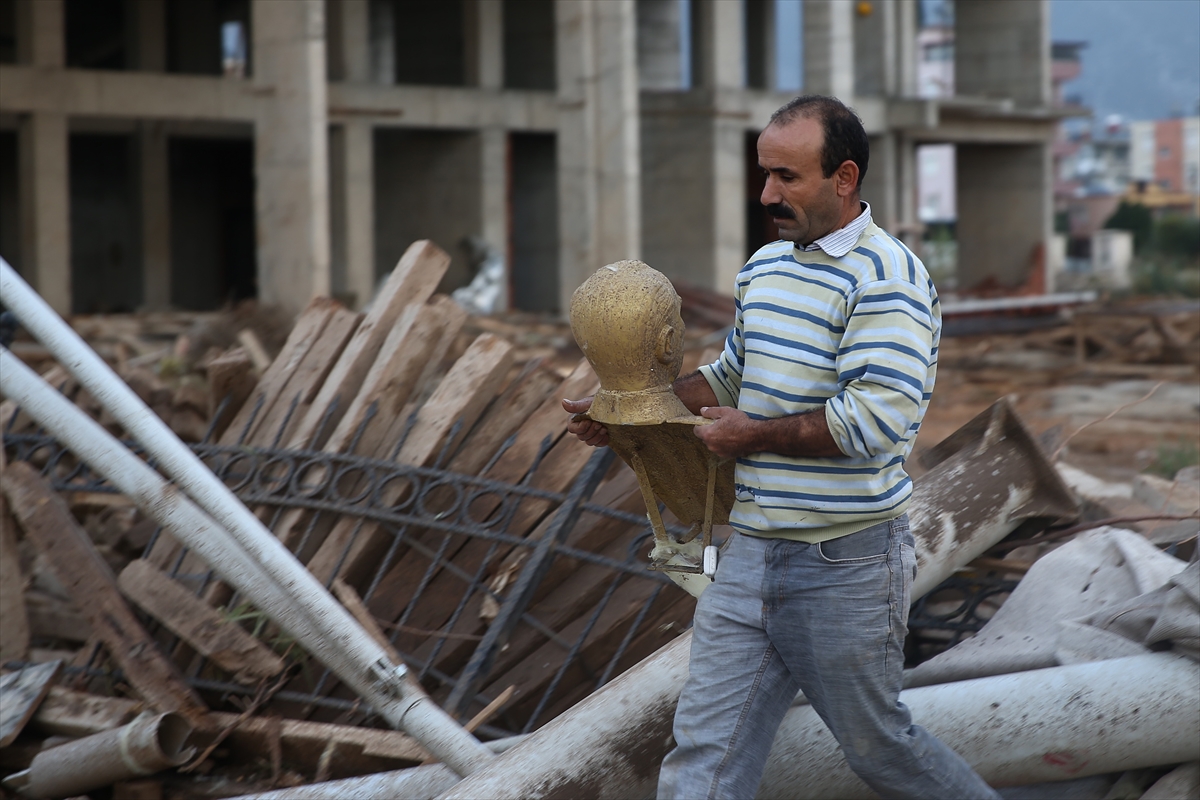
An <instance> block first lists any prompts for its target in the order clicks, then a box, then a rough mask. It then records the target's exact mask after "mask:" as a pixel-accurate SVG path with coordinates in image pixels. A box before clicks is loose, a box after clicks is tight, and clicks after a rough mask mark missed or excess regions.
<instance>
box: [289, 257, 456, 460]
mask: <svg viewBox="0 0 1200 800" xmlns="http://www.w3.org/2000/svg"><path fill="white" fill-rule="evenodd" d="M449 266H450V256H449V255H447V254H446V252H445V251H444V250H442V249H441V248H439V247H438V246H437V245H435V244H434V243H433V242H430V241H428V240H427V239H422V240H420V241H416V242H413V243H412V244H411V245H409V248H408V249H407V250H406V251H405V252H404V255H403V256H402V257H401V258H400V261H399V262H398V263H397V264H396V267H395V269H393V270H392V274H391V275H389V276H388V279H387V281H386V282H385V283H384V284H383V286H382V287H381V288H380V290H379V293H378V294H377V295H376V296H375V298H374V299H373V300H372V301H371V310H370V312H369V313H368V314H367V316H366V318H365V319H363V321H362V324H360V325H359V326H358V329H357V330H355V332H354V337H353V338H352V339H351V340H350V343H349V344H348V345H347V346H346V349H345V350H344V351H343V354H342V357H341V358H339V359H338V362H337V364H336V365H335V366H334V368H333V370H332V371H331V372H330V373H329V377H328V378H327V379H326V380H325V382H324V385H323V386H321V391H320V393H319V394H318V395H317V396H316V399H314V400H313V403H312V408H310V409H309V411H308V413H307V414H306V415H305V416H304V418H303V419H302V420H301V421H300V423H299V424H298V425H297V426H296V429H295V431H293V433H292V438H291V441H290V445H289V446H291V447H297V446H299V444H298V443H299V442H305V443H308V446H310V447H312V448H314V449H315V448H319V447H321V446H322V445H324V443H325V442H324V440H323V438H324V437H327V436H328V435H329V432H331V431H332V430H333V428H334V426H336V425H337V423H338V422H339V421H340V419H341V417H342V415H343V414H345V413H346V409H347V408H349V405H350V402H351V399H352V398H354V397H355V396H356V395H357V394H358V390H359V388H360V387H361V386H362V384H363V381H364V380H365V379H366V377H367V373H368V371H369V370H370V369H371V366H372V364H374V363H375V359H376V356H377V355H378V353H379V350H380V348H381V347H382V346H383V344H384V342H385V340H386V339H387V338H388V334H389V333H390V331H391V329H392V327H393V326H394V325H395V323H396V321H397V320H398V319H399V317H400V314H401V313H402V312H403V311H404V309H405V308H407V307H408V306H419V305H421V304H423V303H424V302H425V301H426V300H428V299H429V297H430V295H432V294H433V292H434V290H435V289H436V288H437V285H438V283H439V282H441V280H442V276H443V275H444V274H445V273H446V268H447V267H449ZM335 403H336V405H335ZM330 407H333V408H334V411H333V413H332V416H331V417H330V420H329V423H328V424H327V426H326V427H327V432H326V433H325V434H323V436H322V435H317V436H316V437H315V438H314V434H319V433H320V432H318V431H317V427H318V426H319V425H320V424H321V419H322V416H323V415H324V413H325V410H326V409H328V408H330Z"/></svg>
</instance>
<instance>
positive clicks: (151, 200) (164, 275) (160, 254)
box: [138, 121, 171, 311]
mask: <svg viewBox="0 0 1200 800" xmlns="http://www.w3.org/2000/svg"><path fill="white" fill-rule="evenodd" d="M138 152H139V155H140V162H141V163H140V170H139V172H140V178H141V212H142V305H143V307H145V308H146V309H148V310H152V311H157V310H161V309H164V308H167V307H168V306H170V305H171V210H170V207H171V187H170V179H169V161H168V156H167V135H166V132H165V130H164V125H163V123H162V122H155V121H143V122H140V123H138Z"/></svg>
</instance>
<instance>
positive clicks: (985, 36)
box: [954, 0, 1050, 107]
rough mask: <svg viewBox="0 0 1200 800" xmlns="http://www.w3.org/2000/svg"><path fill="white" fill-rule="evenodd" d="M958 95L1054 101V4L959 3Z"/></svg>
mask: <svg viewBox="0 0 1200 800" xmlns="http://www.w3.org/2000/svg"><path fill="white" fill-rule="evenodd" d="M954 84H955V86H956V88H957V91H958V94H961V95H968V96H982V97H995V98H1005V97H1009V98H1012V99H1013V100H1014V101H1016V103H1017V105H1019V106H1025V107H1030V106H1034V107H1037V106H1045V105H1049V103H1050V2H1049V0H1005V2H1003V3H975V2H970V3H955V5H954Z"/></svg>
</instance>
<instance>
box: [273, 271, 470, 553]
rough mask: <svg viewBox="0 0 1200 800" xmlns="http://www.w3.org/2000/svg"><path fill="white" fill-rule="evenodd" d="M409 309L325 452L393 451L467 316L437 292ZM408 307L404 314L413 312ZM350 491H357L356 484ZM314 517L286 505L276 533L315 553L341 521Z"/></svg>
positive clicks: (381, 453) (380, 454)
mask: <svg viewBox="0 0 1200 800" xmlns="http://www.w3.org/2000/svg"><path fill="white" fill-rule="evenodd" d="M410 312H411V319H407V320H402V321H401V322H398V323H397V325H396V328H395V329H394V330H393V334H394V335H393V336H389V337H388V339H387V341H386V342H385V343H384V348H383V350H381V351H380V354H379V358H378V359H377V361H376V365H375V367H374V368H373V369H372V370H371V373H370V375H369V376H368V378H367V380H366V382H365V383H364V384H363V387H362V390H361V391H360V392H359V395H358V397H356V398H355V400H354V403H353V404H352V405H351V408H350V409H349V410H348V411H347V412H346V415H345V416H343V417H342V421H341V422H340V423H339V424H338V428H337V430H335V431H334V433H333V435H332V436H331V437H330V438H329V439H328V440H327V441H326V442H325V445H324V448H323V449H324V451H325V452H327V453H344V452H348V451H350V449H351V448H352V447H353V448H354V450H353V452H355V453H357V454H358V455H365V456H378V457H381V458H386V457H390V456H391V451H392V450H393V449H394V446H395V439H394V438H389V431H390V430H391V429H392V427H393V426H394V424H395V423H396V421H397V420H398V419H402V417H403V415H404V414H405V411H404V408H405V405H406V403H407V402H408V399H409V397H410V396H411V395H412V394H413V392H414V391H415V390H416V388H417V385H418V382H419V376H420V375H421V374H422V373H423V372H424V371H425V368H426V365H427V364H428V363H429V361H430V360H431V359H433V358H434V357H435V356H436V354H437V353H438V352H439V351H441V350H442V348H443V347H444V342H445V341H446V340H447V339H453V338H454V336H455V335H457V333H458V331H459V329H460V328H461V327H462V325H463V323H464V322H465V321H466V312H465V311H463V309H462V308H461V307H460V306H459V305H458V303H455V302H454V301H453V300H451V299H450V298H449V297H447V296H445V295H439V296H438V297H435V298H434V299H433V300H431V301H430V302H429V303H428V304H427V305H424V306H414V307H413V308H412V309H410ZM410 312H405V315H404V316H405V317H409V315H410ZM406 322H407V323H408V324H405V323H406ZM364 423H365V427H363V424H364ZM360 428H361V429H362V431H361V433H360V432H359V431H360ZM319 479H320V476H319V475H313V476H312V477H311V480H313V481H317V480H319ZM346 491H347V493H348V494H353V492H355V491H357V488H347V490H346ZM312 517H313V515H312V512H309V511H306V510H304V509H288V510H285V511H284V512H283V514H282V515H281V516H280V519H279V521H278V522H277V523H276V524H275V526H274V529H275V535H276V536H278V537H279V539H280V540H281V541H282V542H283V543H284V544H285V545H287V546H288V547H289V548H291V549H293V550H296V548H298V547H299V546H300V544H301V542H302V541H304V550H303V552H297V557H298V558H300V559H301V560H307V559H309V558H311V557H312V555H313V553H314V552H316V550H317V549H318V548H319V547H320V545H321V544H322V543H323V542H324V541H325V538H326V536H328V534H329V531H330V529H331V528H332V527H333V526H334V525H335V524H336V523H337V522H338V520H337V519H334V518H332V517H331V516H330V515H328V514H325V515H321V516H320V517H319V518H318V519H316V520H313V519H312ZM310 528H311V529H310Z"/></svg>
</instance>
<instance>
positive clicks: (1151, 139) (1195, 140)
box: [1129, 117, 1200, 195]
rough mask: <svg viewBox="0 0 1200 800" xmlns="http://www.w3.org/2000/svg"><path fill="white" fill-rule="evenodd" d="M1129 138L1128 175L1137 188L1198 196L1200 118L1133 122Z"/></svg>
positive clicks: (1199, 192)
mask: <svg viewBox="0 0 1200 800" xmlns="http://www.w3.org/2000/svg"><path fill="white" fill-rule="evenodd" d="M1129 138H1130V164H1129V176H1130V179H1131V180H1133V181H1134V182H1136V183H1139V184H1142V186H1140V187H1138V188H1139V190H1140V191H1144V190H1145V188H1146V187H1148V186H1149V185H1154V186H1156V187H1158V189H1159V190H1160V191H1161V192H1163V193H1167V194H1188V195H1200V117H1183V118H1180V117H1176V118H1174V119H1160V120H1147V121H1140V122H1134V123H1132V124H1131V125H1130V126H1129Z"/></svg>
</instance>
